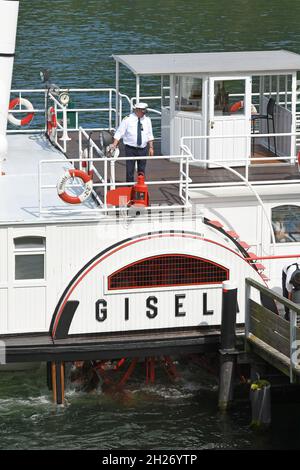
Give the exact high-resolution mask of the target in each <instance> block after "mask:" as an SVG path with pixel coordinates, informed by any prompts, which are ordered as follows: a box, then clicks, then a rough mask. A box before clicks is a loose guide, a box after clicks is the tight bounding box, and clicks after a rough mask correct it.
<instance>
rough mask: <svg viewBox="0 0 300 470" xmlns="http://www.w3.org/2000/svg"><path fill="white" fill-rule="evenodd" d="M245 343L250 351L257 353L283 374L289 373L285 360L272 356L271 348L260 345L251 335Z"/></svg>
mask: <svg viewBox="0 0 300 470" xmlns="http://www.w3.org/2000/svg"><path fill="white" fill-rule="evenodd" d="M247 343H248V345H249V349H250V351H251V352H252V353H255V354H257V355H258V356H259V357H261V358H262V359H263V360H264V361H266V362H267V363H268V364H270V365H272V366H273V367H275V368H276V369H278V370H279V371H280V372H282V373H283V374H285V375H287V376H289V375H290V368H289V364H288V363H287V362H285V361H281V360H280V358H279V357H276V356H274V355H273V352H272V349H270V350H268V349H267V348H264V347H262V345H261V344H260V343H259V342H258V341H256V340H255V339H254V338H253V337H251V336H250V337H249V338H248V341H247Z"/></svg>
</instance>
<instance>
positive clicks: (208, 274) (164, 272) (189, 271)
mask: <svg viewBox="0 0 300 470" xmlns="http://www.w3.org/2000/svg"><path fill="white" fill-rule="evenodd" d="M228 278H229V270H228V269H226V268H224V267H223V266H220V265H219V264H217V263H213V262H212V261H209V260H207V259H203V258H198V257H196V256H190V255H178V254H168V255H159V256H152V257H150V258H145V259H142V260H140V261H137V262H135V263H132V264H130V265H128V266H125V267H123V268H121V269H119V270H118V271H116V272H114V273H113V274H111V275H110V276H109V277H108V289H109V290H113V289H136V288H146V287H168V286H169V287H173V286H186V285H198V284H220V283H222V282H223V281H225V280H227V279H228Z"/></svg>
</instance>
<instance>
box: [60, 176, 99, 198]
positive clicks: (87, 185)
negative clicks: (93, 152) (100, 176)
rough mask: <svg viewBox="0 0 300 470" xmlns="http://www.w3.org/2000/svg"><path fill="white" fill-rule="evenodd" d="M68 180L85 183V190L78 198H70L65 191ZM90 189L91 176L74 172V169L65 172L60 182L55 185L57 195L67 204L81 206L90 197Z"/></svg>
mask: <svg viewBox="0 0 300 470" xmlns="http://www.w3.org/2000/svg"><path fill="white" fill-rule="evenodd" d="M70 178H80V179H81V180H82V181H83V182H84V183H85V188H84V190H83V192H82V193H81V194H79V196H70V194H68V193H67V192H66V191H65V187H66V184H67V182H68V180H69V179H70ZM92 189H93V181H92V178H91V176H90V175H89V174H88V173H86V172H85V171H82V170H75V169H74V168H72V169H70V170H67V171H66V172H65V174H64V175H63V177H62V178H61V180H60V181H59V182H58V183H57V194H58V195H59V197H60V198H61V199H62V200H63V201H65V202H67V203H68V204H81V203H82V202H84V201H85V200H86V199H87V198H88V197H90V195H91V192H92Z"/></svg>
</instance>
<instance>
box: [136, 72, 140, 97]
mask: <svg viewBox="0 0 300 470" xmlns="http://www.w3.org/2000/svg"><path fill="white" fill-rule="evenodd" d="M135 96H136V103H138V102H139V101H140V76H139V75H136V81H135Z"/></svg>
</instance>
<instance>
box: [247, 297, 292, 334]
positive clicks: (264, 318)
mask: <svg viewBox="0 0 300 470" xmlns="http://www.w3.org/2000/svg"><path fill="white" fill-rule="evenodd" d="M249 305H250V315H251V317H252V318H254V319H256V320H258V321H261V322H263V323H265V324H266V325H268V326H269V327H270V328H272V330H274V331H277V333H279V334H280V335H281V336H283V337H284V338H286V339H289V338H290V324H289V322H288V321H286V320H285V319H284V318H281V317H280V316H279V315H276V313H274V312H271V310H269V309H267V308H266V307H263V306H262V305H260V304H258V303H257V302H255V301H254V300H252V299H250V300H249Z"/></svg>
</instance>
